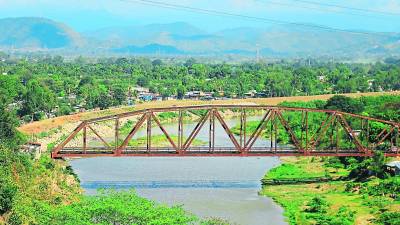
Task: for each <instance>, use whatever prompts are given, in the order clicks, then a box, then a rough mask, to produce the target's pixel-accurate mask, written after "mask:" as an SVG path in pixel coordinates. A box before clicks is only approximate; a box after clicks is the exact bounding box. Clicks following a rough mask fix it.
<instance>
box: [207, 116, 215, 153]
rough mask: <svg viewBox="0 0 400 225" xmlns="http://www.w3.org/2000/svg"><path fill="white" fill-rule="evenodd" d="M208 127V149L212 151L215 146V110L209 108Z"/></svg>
mask: <svg viewBox="0 0 400 225" xmlns="http://www.w3.org/2000/svg"><path fill="white" fill-rule="evenodd" d="M209 120H210V127H209V130H208V151H209V152H214V146H215V110H214V109H211V110H210V118H209Z"/></svg>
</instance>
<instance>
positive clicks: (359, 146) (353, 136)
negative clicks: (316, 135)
mask: <svg viewBox="0 0 400 225" xmlns="http://www.w3.org/2000/svg"><path fill="white" fill-rule="evenodd" d="M338 119H339V123H340V124H341V125H342V127H343V128H344V130H345V131H346V133H347V135H348V136H349V138H350V140H351V141H352V142H353V143H354V144H355V145H356V147H357V149H358V151H360V152H366V151H367V149H365V148H364V146H363V145H362V144H361V142H360V140H358V138H357V136H356V134H355V133H354V131H353V129H352V128H351V127H350V125H349V124H348V123H347V121H346V119H345V118H344V117H343V115H342V114H339V115H338Z"/></svg>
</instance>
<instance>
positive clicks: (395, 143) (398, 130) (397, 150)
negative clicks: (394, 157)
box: [394, 126, 400, 154]
mask: <svg viewBox="0 0 400 225" xmlns="http://www.w3.org/2000/svg"><path fill="white" fill-rule="evenodd" d="M396 128H397V132H396V135H395V137H394V147H395V150H396V154H399V148H400V145H399V133H400V127H399V126H397V127H396Z"/></svg>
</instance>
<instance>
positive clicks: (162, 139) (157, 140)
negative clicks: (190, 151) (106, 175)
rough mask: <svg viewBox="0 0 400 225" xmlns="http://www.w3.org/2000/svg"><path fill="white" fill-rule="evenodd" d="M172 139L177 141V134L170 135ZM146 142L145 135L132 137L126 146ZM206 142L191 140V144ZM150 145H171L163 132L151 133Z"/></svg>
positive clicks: (143, 144)
mask: <svg viewBox="0 0 400 225" xmlns="http://www.w3.org/2000/svg"><path fill="white" fill-rule="evenodd" d="M170 137H171V139H172V141H173V142H174V143H178V136H176V135H170ZM185 141H186V138H183V142H185ZM146 143H147V138H146V137H140V138H137V139H132V140H130V141H129V143H128V146H131V147H143V146H146ZM206 143H207V142H205V141H201V140H198V139H194V140H193V142H192V146H200V145H204V144H206ZM151 145H152V146H157V147H172V146H171V143H169V141H168V139H167V137H166V136H165V135H163V134H160V135H153V136H152V137H151Z"/></svg>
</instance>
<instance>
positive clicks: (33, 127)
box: [19, 91, 400, 135]
mask: <svg viewBox="0 0 400 225" xmlns="http://www.w3.org/2000/svg"><path fill="white" fill-rule="evenodd" d="M343 95H345V96H349V97H360V96H379V95H400V91H396V92H370V93H350V94H343ZM332 96H334V95H333V94H328V95H314V96H293V97H276V98H248V99H230V100H215V101H201V100H170V101H157V102H146V103H142V104H138V105H135V106H131V107H126V106H125V107H120V108H114V109H107V110H99V111H91V112H84V113H78V114H73V115H68V116H61V117H57V118H51V119H46V120H42V121H37V122H33V123H29V124H24V125H23V126H21V127H20V128H19V130H20V131H21V132H23V133H25V134H28V135H32V134H38V133H40V132H43V131H49V130H51V129H54V128H57V127H60V126H64V125H65V124H69V123H76V122H78V121H81V120H86V119H92V118H96V117H100V116H106V115H113V114H118V113H124V112H130V111H134V110H140V109H146V108H156V107H170V106H188V105H205V104H257V105H277V104H279V103H281V102H284V101H312V100H327V99H329V98H331V97H332Z"/></svg>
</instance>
